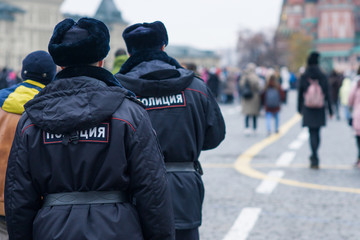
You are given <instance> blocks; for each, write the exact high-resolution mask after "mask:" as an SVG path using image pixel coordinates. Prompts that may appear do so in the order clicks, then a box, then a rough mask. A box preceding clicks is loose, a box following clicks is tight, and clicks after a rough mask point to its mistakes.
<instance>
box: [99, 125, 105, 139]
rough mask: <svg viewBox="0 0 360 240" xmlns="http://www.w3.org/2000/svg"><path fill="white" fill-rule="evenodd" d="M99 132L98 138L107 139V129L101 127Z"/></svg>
mask: <svg viewBox="0 0 360 240" xmlns="http://www.w3.org/2000/svg"><path fill="white" fill-rule="evenodd" d="M98 131H99V134H98V138H100V137H103V138H105V127H99V128H98Z"/></svg>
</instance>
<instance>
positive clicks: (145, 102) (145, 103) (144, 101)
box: [141, 98, 149, 106]
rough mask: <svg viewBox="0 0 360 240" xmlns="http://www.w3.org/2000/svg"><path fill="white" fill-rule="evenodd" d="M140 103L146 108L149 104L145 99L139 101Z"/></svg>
mask: <svg viewBox="0 0 360 240" xmlns="http://www.w3.org/2000/svg"><path fill="white" fill-rule="evenodd" d="M141 102H142V103H143V104H144V105H145V106H148V104H149V102H148V100H147V99H146V98H143V99H141Z"/></svg>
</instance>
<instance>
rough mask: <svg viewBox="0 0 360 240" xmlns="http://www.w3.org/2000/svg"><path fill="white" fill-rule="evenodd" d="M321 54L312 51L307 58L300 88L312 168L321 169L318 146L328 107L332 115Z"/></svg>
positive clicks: (299, 100) (301, 112) (299, 96)
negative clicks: (307, 129) (320, 61)
mask: <svg viewBox="0 0 360 240" xmlns="http://www.w3.org/2000/svg"><path fill="white" fill-rule="evenodd" d="M319 58H320V54H319V53H318V52H312V53H310V55H309V56H308V59H307V67H306V69H305V72H304V73H303V74H302V75H301V77H300V82H299V86H298V87H299V88H298V105H297V106H298V107H297V108H298V112H299V113H300V114H301V115H302V116H303V122H302V125H303V126H304V127H308V128H309V133H310V146H311V156H310V168H312V169H319V156H318V148H319V146H320V128H321V127H324V126H325V125H326V112H325V108H327V109H328V111H329V115H330V117H332V114H333V112H332V107H331V100H330V96H329V86H328V80H327V78H326V76H325V74H324V73H323V72H322V71H321V70H320V67H319Z"/></svg>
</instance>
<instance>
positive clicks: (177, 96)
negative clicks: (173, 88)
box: [176, 94, 184, 103]
mask: <svg viewBox="0 0 360 240" xmlns="http://www.w3.org/2000/svg"><path fill="white" fill-rule="evenodd" d="M176 99H177V103H184V102H183V98H182V95H181V94H178V95H176Z"/></svg>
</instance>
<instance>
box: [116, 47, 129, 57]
mask: <svg viewBox="0 0 360 240" xmlns="http://www.w3.org/2000/svg"><path fill="white" fill-rule="evenodd" d="M122 55H127V54H126V51H125V50H124V49H122V48H120V49H118V50H116V52H115V57H118V56H122Z"/></svg>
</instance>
